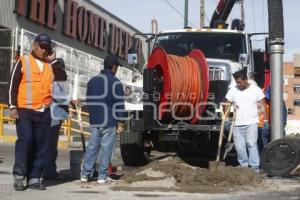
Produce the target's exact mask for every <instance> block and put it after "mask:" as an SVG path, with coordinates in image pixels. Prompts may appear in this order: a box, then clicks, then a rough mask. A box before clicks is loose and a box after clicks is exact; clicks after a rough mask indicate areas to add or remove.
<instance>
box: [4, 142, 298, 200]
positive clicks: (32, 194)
mask: <svg viewBox="0 0 300 200" xmlns="http://www.w3.org/2000/svg"><path fill="white" fill-rule="evenodd" d="M13 163H14V146H13V145H9V144H3V143H0V199H1V200H2V199H3V200H4V199H5V200H10V199H19V200H20V199H21V200H32V199H39V200H48V199H59V200H63V199H72V200H76V199H88V200H92V199H118V200H119V199H125V200H133V199H147V200H148V199H151V200H152V199H155V200H157V199H168V200H169V199H171V200H172V199H203V200H204V199H218V200H221V199H222V200H223V199H225V200H226V199H233V200H235V199H249V200H250V199H251V200H252V199H264V200H265V199H267V200H273V199H276V200H277V199H284V200H286V199H290V200H295V199H300V179H299V178H291V179H269V180H265V181H266V183H270V184H272V185H274V189H272V190H269V191H267V192H265V191H262V190H261V189H258V190H256V191H247V192H233V193H227V194H204V193H184V192H175V191H168V192H161V191H155V190H152V191H142V190H139V191H138V190H135V189H133V188H132V189H130V188H127V190H126V191H125V190H122V191H121V190H118V191H114V190H113V189H112V185H109V186H107V185H105V186H103V185H97V184H96V183H91V184H81V183H80V182H79V181H76V180H75V181H74V180H65V181H61V182H47V185H48V187H47V190H46V191H35V190H30V189H28V190H26V191H21V192H19V191H18V192H16V191H14V189H13V187H12V184H13V178H12V173H11V171H12V166H13ZM69 166H70V164H69V151H67V150H62V151H60V154H59V158H58V167H59V169H60V170H61V171H63V172H65V174H68V172H69V170H68V169H69Z"/></svg>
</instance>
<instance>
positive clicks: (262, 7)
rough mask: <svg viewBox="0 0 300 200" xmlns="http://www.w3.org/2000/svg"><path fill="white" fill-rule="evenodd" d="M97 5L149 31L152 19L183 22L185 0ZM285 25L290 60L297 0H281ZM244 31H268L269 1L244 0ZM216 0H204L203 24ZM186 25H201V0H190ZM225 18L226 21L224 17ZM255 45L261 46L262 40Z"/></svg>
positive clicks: (108, 0) (298, 47) (299, 14)
mask: <svg viewBox="0 0 300 200" xmlns="http://www.w3.org/2000/svg"><path fill="white" fill-rule="evenodd" d="M93 1H94V2H95V3H97V4H98V5H99V6H101V7H103V8H104V9H106V10H108V11H109V12H111V13H113V14H114V15H116V16H118V17H119V18H121V19H122V20H124V21H126V22H127V23H128V24H130V25H132V26H134V27H136V28H137V29H138V30H140V31H142V32H145V33H146V32H147V33H149V32H150V31H151V23H150V22H151V20H152V19H156V20H157V21H158V27H159V31H161V30H168V29H180V28H182V27H183V24H184V18H183V15H184V2H185V1H184V0H93ZM282 1H283V9H284V10H283V15H284V28H285V32H284V33H285V46H284V48H285V54H284V60H285V61H292V60H293V54H294V53H300V36H299V35H300V26H299V22H297V21H298V20H300V10H299V8H300V6H299V3H300V1H299V0H282ZM244 2H245V3H244V9H245V19H246V32H249V33H253V32H267V31H268V11H267V10H268V3H267V2H268V1H267V0H244ZM217 3H218V0H205V13H206V14H205V25H206V26H208V24H209V20H210V18H211V16H212V14H213V11H214V10H215V8H216V5H217ZM240 10H241V9H240V4H236V5H235V6H234V9H233V11H232V13H231V15H230V16H229V19H228V20H232V19H234V18H237V17H238V18H240V16H241V14H240V13H241V11H240ZM189 22H190V24H189V26H191V27H199V26H200V0H189ZM227 22H228V21H227ZM257 39H258V41H256V42H255V43H254V45H257V46H258V47H259V46H262V45H263V41H259V39H261V38H257Z"/></svg>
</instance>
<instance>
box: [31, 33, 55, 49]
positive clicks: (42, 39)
mask: <svg viewBox="0 0 300 200" xmlns="http://www.w3.org/2000/svg"><path fill="white" fill-rule="evenodd" d="M34 42H37V43H39V44H45V45H48V46H50V47H51V45H52V42H51V38H50V37H49V35H47V34H45V33H40V34H38V35H37V36H36V37H35V39H34Z"/></svg>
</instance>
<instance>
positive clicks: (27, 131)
mask: <svg viewBox="0 0 300 200" xmlns="http://www.w3.org/2000/svg"><path fill="white" fill-rule="evenodd" d="M18 115H19V119H17V120H16V128H17V135H18V139H17V141H16V145H15V164H14V169H13V174H14V176H22V177H28V179H30V178H41V176H42V172H43V168H44V164H45V156H46V153H47V148H48V140H49V131H48V130H49V128H50V123H51V116H50V110H49V109H46V111H45V112H37V111H34V110H30V109H18Z"/></svg>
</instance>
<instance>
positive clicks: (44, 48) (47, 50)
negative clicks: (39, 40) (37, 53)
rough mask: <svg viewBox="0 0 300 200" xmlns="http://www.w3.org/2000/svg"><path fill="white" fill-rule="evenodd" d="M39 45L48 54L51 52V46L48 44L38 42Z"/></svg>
mask: <svg viewBox="0 0 300 200" xmlns="http://www.w3.org/2000/svg"><path fill="white" fill-rule="evenodd" d="M39 47H40V48H41V49H43V50H45V51H46V52H47V53H48V54H50V53H51V52H52V48H51V46H49V45H46V44H39Z"/></svg>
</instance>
